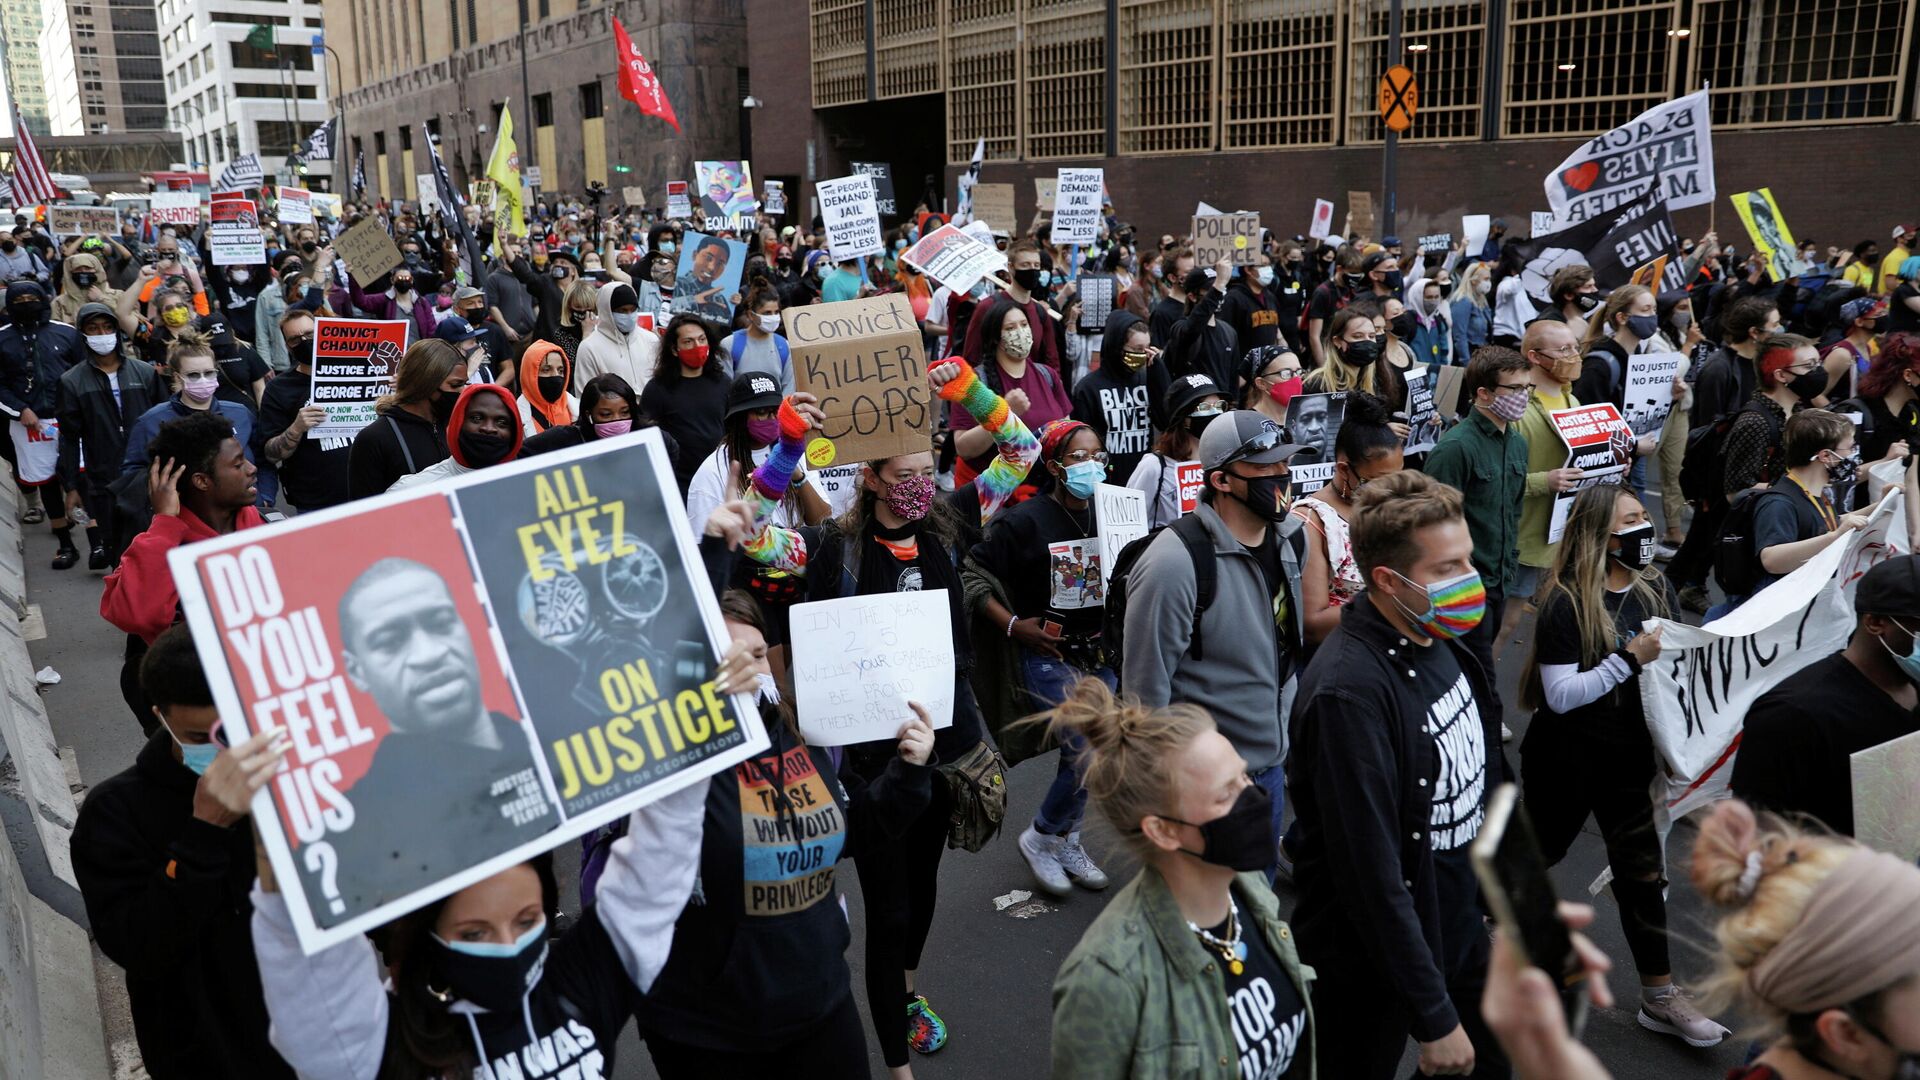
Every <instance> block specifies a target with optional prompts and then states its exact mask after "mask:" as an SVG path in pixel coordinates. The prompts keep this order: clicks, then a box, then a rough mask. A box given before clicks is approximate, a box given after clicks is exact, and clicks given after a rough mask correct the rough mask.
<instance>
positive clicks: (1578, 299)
mask: <svg viewBox="0 0 1920 1080" xmlns="http://www.w3.org/2000/svg"><path fill="white" fill-rule="evenodd" d="M1573 302H1574V303H1575V304H1576V305H1578V306H1579V308H1580V311H1581V313H1582V314H1585V313H1586V312H1589V311H1592V310H1593V309H1594V308H1597V307H1599V306H1600V294H1599V293H1597V292H1579V293H1574V294H1573Z"/></svg>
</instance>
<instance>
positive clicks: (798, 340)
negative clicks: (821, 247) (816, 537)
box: [781, 293, 935, 461]
mask: <svg viewBox="0 0 1920 1080" xmlns="http://www.w3.org/2000/svg"><path fill="white" fill-rule="evenodd" d="M781 317H782V318H784V319H785V320H786V331H787V344H788V346H789V347H790V348H791V350H792V353H793V369H794V375H795V385H796V387H797V388H798V389H800V390H803V391H805V392H807V393H809V394H812V395H814V396H815V397H817V398H819V399H820V411H821V412H824V413H826V414H827V422H826V426H825V431H824V434H825V435H826V436H827V438H829V439H832V440H833V444H834V448H835V450H836V451H837V454H838V456H839V458H840V459H841V460H844V461H873V460H875V459H877V458H886V457H892V456H894V455H896V454H911V453H918V452H920V451H922V450H926V449H928V448H929V447H930V446H931V445H932V439H933V419H934V413H935V409H934V402H933V391H932V390H930V389H929V388H928V387H927V361H926V354H925V351H924V349H923V346H922V344H921V336H920V325H919V323H917V322H916V321H915V320H914V317H913V308H912V307H911V306H910V305H908V303H907V298H906V296H905V295H903V294H901V293H888V294H886V295H884V296H869V297H866V298H864V299H859V300H843V301H841V302H840V303H837V304H807V305H802V306H799V307H790V308H788V309H787V310H786V311H785V312H783V313H782V316H781Z"/></svg>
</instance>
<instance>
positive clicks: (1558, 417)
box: [1547, 401, 1633, 544]
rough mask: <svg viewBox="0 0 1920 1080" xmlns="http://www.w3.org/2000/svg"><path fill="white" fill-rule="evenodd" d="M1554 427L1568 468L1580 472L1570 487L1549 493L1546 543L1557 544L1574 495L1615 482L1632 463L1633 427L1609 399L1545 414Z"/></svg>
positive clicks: (1620, 478) (1619, 479) (1564, 530)
mask: <svg viewBox="0 0 1920 1080" xmlns="http://www.w3.org/2000/svg"><path fill="white" fill-rule="evenodd" d="M1547 418H1548V419H1550V420H1552V421H1553V428H1554V431H1555V432H1556V433H1557V434H1558V435H1559V436H1560V441H1561V442H1563V443H1565V444H1566V445H1567V464H1566V467H1567V468H1569V469H1579V470H1580V471H1581V476H1580V479H1579V481H1578V482H1576V483H1575V484H1574V486H1573V488H1572V489H1571V490H1569V491H1562V492H1560V493H1559V494H1557V495H1555V496H1554V497H1553V518H1552V519H1551V520H1550V521H1548V522H1547V543H1549V544H1557V543H1559V542H1560V536H1561V534H1562V533H1564V532H1566V530H1567V514H1568V513H1570V512H1571V511H1572V510H1573V500H1574V497H1575V496H1577V495H1579V494H1580V492H1582V491H1584V490H1586V489H1587V488H1590V487H1593V486H1594V485H1596V484H1613V483H1619V482H1620V481H1621V480H1622V479H1624V478H1625V477H1626V475H1627V469H1628V468H1629V467H1631V466H1632V465H1633V429H1631V428H1629V427H1627V422H1626V421H1625V420H1623V419H1621V417H1620V410H1619V409H1616V408H1614V407H1613V403H1612V402H1610V401H1603V402H1601V403H1600V404H1598V405H1576V406H1574V407H1573V408H1571V409H1555V410H1553V411H1552V412H1549V413H1548V414H1547Z"/></svg>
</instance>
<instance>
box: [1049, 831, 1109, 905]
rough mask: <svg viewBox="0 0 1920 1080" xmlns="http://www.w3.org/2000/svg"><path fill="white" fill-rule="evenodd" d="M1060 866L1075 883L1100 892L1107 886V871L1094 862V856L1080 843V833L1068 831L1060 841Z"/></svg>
mask: <svg viewBox="0 0 1920 1080" xmlns="http://www.w3.org/2000/svg"><path fill="white" fill-rule="evenodd" d="M1060 868H1061V869H1062V870H1065V871H1066V872H1067V876H1068V877H1070V878H1072V879H1073V883H1074V884H1075V885H1078V886H1080V887H1081V888H1083V889H1092V890H1093V891H1095V892H1099V891H1100V890H1101V889H1104V888H1106V887H1107V875H1106V872H1105V871H1103V870H1101V869H1100V868H1099V867H1098V866H1095V865H1094V864H1093V857H1092V856H1090V855H1088V854H1087V849H1086V848H1084V847H1082V846H1081V845H1080V834H1079V833H1077V832H1074V833H1068V834H1067V835H1066V837H1065V838H1064V839H1063V840H1062V841H1061V843H1060Z"/></svg>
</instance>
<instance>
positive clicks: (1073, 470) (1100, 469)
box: [1061, 461, 1107, 499]
mask: <svg viewBox="0 0 1920 1080" xmlns="http://www.w3.org/2000/svg"><path fill="white" fill-rule="evenodd" d="M1106 478H1107V467H1106V465H1105V464H1103V463H1101V462H1098V461H1076V462H1074V463H1073V464H1071V465H1069V466H1067V471H1066V474H1065V476H1064V478H1063V479H1062V480H1061V483H1064V484H1066V485H1067V491H1068V493H1069V494H1071V495H1072V496H1073V497H1074V498H1076V499H1091V498H1093V492H1094V490H1095V489H1096V488H1098V487H1099V486H1100V481H1102V480H1105V479H1106Z"/></svg>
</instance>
